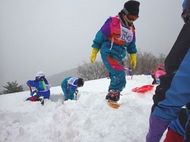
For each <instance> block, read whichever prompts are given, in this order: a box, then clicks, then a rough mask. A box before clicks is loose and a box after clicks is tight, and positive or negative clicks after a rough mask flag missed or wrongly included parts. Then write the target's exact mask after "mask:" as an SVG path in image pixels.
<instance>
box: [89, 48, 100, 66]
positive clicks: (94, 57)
mask: <svg viewBox="0 0 190 142" xmlns="http://www.w3.org/2000/svg"><path fill="white" fill-rule="evenodd" d="M98 51H99V49H98V48H93V49H92V52H91V55H90V62H91V63H94V61H95V60H96V56H97V54H98Z"/></svg>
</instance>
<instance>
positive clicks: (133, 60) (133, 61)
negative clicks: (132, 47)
mask: <svg viewBox="0 0 190 142" xmlns="http://www.w3.org/2000/svg"><path fill="white" fill-rule="evenodd" d="M130 64H131V67H132V68H133V69H135V68H136V65H137V54H136V53H132V54H130Z"/></svg>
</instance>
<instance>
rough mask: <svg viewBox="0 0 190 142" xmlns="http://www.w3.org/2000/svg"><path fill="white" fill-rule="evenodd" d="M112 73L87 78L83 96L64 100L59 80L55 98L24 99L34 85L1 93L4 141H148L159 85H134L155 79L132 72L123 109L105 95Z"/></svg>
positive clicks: (0, 129) (0, 126) (53, 90)
mask: <svg viewBox="0 0 190 142" xmlns="http://www.w3.org/2000/svg"><path fill="white" fill-rule="evenodd" d="M109 82H110V79H108V78H103V79H98V80H92V81H86V82H85V84H84V86H83V87H81V88H79V98H78V100H68V101H65V102H64V103H63V101H62V90H61V87H60V86H57V87H52V88H51V98H50V100H45V104H44V106H42V105H41V104H40V102H30V101H25V99H26V98H27V97H29V91H25V92H19V93H13V94H8V95H1V96H0V142H144V141H145V137H146V133H147V131H148V119H149V114H150V110H151V106H152V103H153V102H152V96H153V94H154V90H155V87H154V89H153V90H151V91H149V92H147V93H144V94H139V93H135V92H132V91H131V90H132V88H134V87H140V86H142V85H147V84H151V83H152V78H151V76H149V75H139V76H133V78H132V79H131V78H130V77H129V76H128V77H127V84H126V87H125V89H124V90H123V91H122V92H121V94H122V96H121V98H120V101H119V103H120V104H121V107H120V108H119V109H113V108H111V107H109V106H108V105H107V103H106V101H105V96H106V94H107V89H108V86H109Z"/></svg>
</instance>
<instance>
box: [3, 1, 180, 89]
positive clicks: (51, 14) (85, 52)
mask: <svg viewBox="0 0 190 142" xmlns="http://www.w3.org/2000/svg"><path fill="white" fill-rule="evenodd" d="M139 1H140V2H141V5H140V14H139V19H138V20H137V21H135V23H134V24H135V27H136V36H137V43H136V44H137V48H138V50H139V51H141V52H150V53H152V54H154V55H155V56H157V55H159V54H161V53H162V54H166V55H167V54H168V52H169V50H170V49H171V47H172V45H173V43H174V42H175V40H176V38H177V35H178V33H179V31H180V29H181V27H182V25H183V21H182V20H181V17H180V14H181V12H182V8H181V4H182V3H181V2H182V1H180V0H177V1H173V0H159V1H157V0H139ZM125 2H126V0H96V1H93V0H75V1H71V0H0V86H2V85H4V84H5V83H6V82H8V81H15V80H17V81H18V83H20V84H25V82H26V81H27V80H28V79H34V77H35V74H36V72H38V71H43V72H44V73H45V74H46V76H52V75H55V74H58V73H60V72H63V71H67V70H70V69H72V68H76V67H78V66H79V65H81V64H83V63H84V62H87V63H88V62H89V56H90V52H91V45H92V41H93V39H94V36H95V34H96V32H97V31H98V30H99V29H100V27H101V26H102V25H103V23H104V22H105V20H106V19H107V18H108V17H109V16H114V15H116V14H117V13H118V12H119V11H120V10H121V9H122V8H123V4H124V3H125ZM97 60H100V56H98V59H97Z"/></svg>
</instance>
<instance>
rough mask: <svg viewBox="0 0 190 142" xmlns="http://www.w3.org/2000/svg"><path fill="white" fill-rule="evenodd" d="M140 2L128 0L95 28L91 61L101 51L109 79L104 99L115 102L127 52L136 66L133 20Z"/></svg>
mask: <svg viewBox="0 0 190 142" xmlns="http://www.w3.org/2000/svg"><path fill="white" fill-rule="evenodd" d="M139 6H140V3H139V2H138V1H135V0H129V1H127V2H126V3H125V4H124V8H123V9H122V10H121V11H120V12H119V14H118V15H117V16H114V17H110V18H108V19H107V20H106V22H105V23H104V25H103V26H102V27H101V29H100V30H99V31H98V32H97V34H96V36H95V39H94V40H93V44H92V52H91V55H90V62H91V63H94V62H95V59H96V56H97V53H98V52H99V51H100V53H101V58H102V61H103V64H104V66H105V67H106V69H107V71H108V73H109V77H110V79H111V82H110V85H109V89H108V94H107V96H106V99H108V100H111V101H115V102H117V101H118V100H119V99H120V92H121V91H122V90H123V88H124V87H125V84H126V78H125V76H126V74H125V67H124V65H123V60H124V58H125V57H126V53H127V52H128V53H129V54H130V64H131V66H132V68H133V69H135V67H136V60H137V59H136V52H137V49H136V44H135V41H136V37H135V26H134V25H133V22H134V21H135V20H136V19H137V18H138V16H139Z"/></svg>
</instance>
